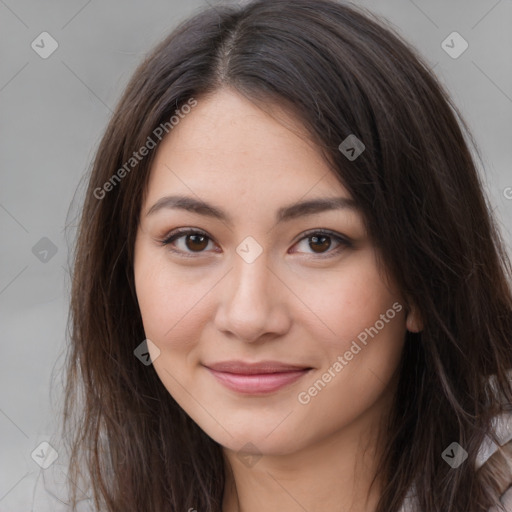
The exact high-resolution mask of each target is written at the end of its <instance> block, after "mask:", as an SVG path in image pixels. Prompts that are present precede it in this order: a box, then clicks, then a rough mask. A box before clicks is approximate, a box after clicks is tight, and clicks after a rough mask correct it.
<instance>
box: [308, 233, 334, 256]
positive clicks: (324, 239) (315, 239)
mask: <svg viewBox="0 0 512 512" xmlns="http://www.w3.org/2000/svg"><path fill="white" fill-rule="evenodd" d="M310 238H311V241H310V242H309V247H311V249H313V251H315V252H320V253H321V252H324V251H322V250H320V251H317V250H316V249H318V248H320V249H325V250H327V249H329V247H330V246H331V242H330V239H329V237H328V236H325V235H321V236H311V237H310ZM320 240H321V242H320V243H321V245H313V244H317V243H319V241H320Z"/></svg>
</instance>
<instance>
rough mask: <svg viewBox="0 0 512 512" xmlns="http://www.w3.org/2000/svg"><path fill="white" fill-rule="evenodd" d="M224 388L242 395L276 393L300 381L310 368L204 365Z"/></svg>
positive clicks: (268, 364) (232, 363)
mask: <svg viewBox="0 0 512 512" xmlns="http://www.w3.org/2000/svg"><path fill="white" fill-rule="evenodd" d="M205 367H206V368H207V369H208V370H209V372H210V373H211V374H212V375H213V376H214V377H215V378H216V379H217V380H218V381H219V382H220V383H221V384H223V385H224V386H226V387H227V388H228V389H231V390H232V391H237V392H238V393H244V394H263V393H271V392H273V391H277V390H279V389H281V388H283V387H285V386H287V385H289V384H292V383H293V382H295V381H296V380H298V379H300V378H301V377H303V376H304V375H306V374H307V373H309V371H310V370H312V368H311V367H306V366H300V365H291V364H287V363H281V362H279V361H260V362H255V363H246V362H243V361H224V362H221V363H214V364H209V365H205Z"/></svg>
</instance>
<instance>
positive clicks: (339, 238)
mask: <svg viewBox="0 0 512 512" xmlns="http://www.w3.org/2000/svg"><path fill="white" fill-rule="evenodd" d="M186 235H201V236H205V237H206V238H208V240H210V241H211V242H213V243H215V241H214V239H213V237H211V236H210V235H209V234H208V233H207V232H206V231H204V230H202V229H199V228H176V229H174V230H173V231H171V232H170V233H169V234H167V235H166V236H165V237H164V238H163V239H160V240H158V241H159V243H160V244H161V245H163V246H167V245H169V250H170V251H171V252H173V253H176V254H179V255H181V256H184V257H192V258H195V257H199V256H201V255H202V254H204V253H206V251H199V252H196V253H194V252H184V251H179V250H176V249H173V248H171V247H170V244H171V243H172V242H174V241H175V240H177V239H179V238H181V237H184V236H186ZM313 235H324V236H328V237H330V238H333V239H334V240H335V241H336V242H338V244H339V246H338V247H337V248H335V249H333V250H328V251H327V252H325V253H305V254H308V257H310V258H313V259H318V258H323V259H326V258H329V257H331V256H334V255H336V254H338V252H339V251H340V250H341V249H343V247H345V248H350V247H353V242H352V240H351V239H350V238H349V237H347V236H345V235H342V234H341V233H337V232H335V231H331V230H329V229H324V228H313V229H309V230H307V231H305V232H303V233H301V234H300V235H299V236H298V238H297V239H296V241H294V242H293V245H292V247H293V246H295V245H297V244H298V243H299V242H302V241H303V240H304V239H307V238H309V237H311V236H313Z"/></svg>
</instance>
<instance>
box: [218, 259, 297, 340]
mask: <svg viewBox="0 0 512 512" xmlns="http://www.w3.org/2000/svg"><path fill="white" fill-rule="evenodd" d="M223 281H224V282H223V283H222V286H223V288H222V293H221V294H220V296H221V299H220V303H219V305H218V307H217V312H216V315H215V325H216V327H217V329H219V330H220V331H222V332H223V333H224V334H227V335H229V336H231V337H234V338H237V339H239V340H241V341H245V342H255V341H257V340H259V339H261V338H262V337H265V339H267V338H268V337H278V336H282V335H283V334H285V333H286V332H287V331H288V329H289V328H290V325H291V318H290V314H289V311H288V307H287V304H286V297H287V296H289V295H290V291H288V290H287V288H286V286H285V285H284V284H283V282H282V281H281V280H280V279H279V277H278V276H277V275H276V273H275V272H274V271H272V270H271V269H270V268H269V267H268V265H267V260H266V258H265V257H264V254H262V255H261V256H260V257H259V258H257V259H256V260H255V261H254V262H252V263H247V262H246V261H244V260H243V259H242V258H240V257H238V256H236V257H235V263H234V268H233V269H232V270H231V272H229V273H228V275H227V276H226V277H225V279H224V280H223Z"/></svg>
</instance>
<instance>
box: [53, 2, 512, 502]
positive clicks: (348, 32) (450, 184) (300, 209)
mask: <svg viewBox="0 0 512 512" xmlns="http://www.w3.org/2000/svg"><path fill="white" fill-rule="evenodd" d="M460 126H462V127H464V123H463V121H462V120H461V119H460V117H459V116H458V114H457V110H456V109H455V107H454V106H453V105H452V104H451V102H450V100H449V98H448V97H447V95H446V93H445V92H444V91H443V89H442V87H441V86H440V85H439V83H438V82H437V81H436V79H435V78H434V77H433V75H432V73H431V72H430V71H429V70H428V68H427V67H426V65H425V64H424V63H423V62H422V60H421V59H420V58H419V57H418V56H417V55H416V54H415V53H414V52H413V51H412V50H411V49H410V48H408V47H407V46H406V44H405V43H404V42H403V41H401V40H400V38H399V37H398V36H397V35H396V34H394V33H393V32H392V31H390V30H389V29H388V28H385V27H383V26H381V25H380V24H379V23H378V22H377V21H375V20H373V19H370V18H369V17H368V16H366V15H363V14H362V13H360V12H358V11H357V10H356V9H355V8H353V7H347V6H344V5H340V4H338V3H335V2H331V1H328V0H297V1H295V0H294V1H287V0H276V1H265V0H264V1H257V2H253V3H250V4H248V5H246V6H244V7H217V8H212V9H209V10H206V11H204V12H203V13H201V14H199V15H197V16H195V17H194V18H192V19H190V20H189V21H187V22H186V23H184V24H183V25H181V26H180V27H179V28H178V29H177V30H175V31H174V32H173V33H172V34H171V35H170V36H169V37H168V38H166V39H165V40H164V41H163V42H162V43H161V44H160V45H158V47H157V48H156V49H155V50H154V51H153V52H152V53H151V55H149V56H148V58H147V59H146V60H145V62H144V63H143V64H142V65H141V66H140V67H139V68H138V69H137V71H136V73H135V74H134V76H133V78H132V80H131V82H130V84H129V85H128V87H127V89H126V92H125V94H124V95H123V97H122V99H121V100H120V102H119V105H118V107H117V109H116V111H115V113H114V116H113V118H112V120H111V122H110V124H109V126H108V128H107V131H106V133H105V135H104V137H103V140H102V142H101V144H100V147H99V150H98V153H97V156H96V159H95V162H94V166H93V169H92V173H91V175H90V179H89V189H88V193H87V195H86V198H85V204H84V208H83V214H82V220H81V224H80V229H79V236H78V241H77V246H76V254H75V266H74V281H73V292H72V310H71V313H72V316H71V322H72V323H71V345H70V352H69V360H68V362H69V366H68V381H67V388H66V402H65V411H64V413H65V416H64V424H63V426H64V431H65V433H66V435H68V441H69V448H70V456H71V461H70V471H69V474H68V476H69V482H70V484H71V488H72V489H73V490H74V491H76V492H77V493H78V490H77V489H82V490H83V489H84V488H85V487H86V486H87V483H88V482H89V483H90V496H91V497H92V498H93V499H94V502H95V505H96V507H98V508H99V507H100V506H101V507H102V508H101V509H102V510H108V511H118V510H122V511H132V510H133V511H141V510H148V511H152V512H156V511H164V510H165V511H169V510H173V511H187V510H188V511H189V512H191V511H193V510H196V511H198V512H199V511H211V512H213V511H219V512H220V511H223V512H235V511H244V512H253V511H256V510H281V511H283V512H288V511H296V510H297V511H298V510H308V511H313V510H351V511H353V512H356V511H378V512H384V511H385V512H392V511H396V512H398V511H401V512H404V511H414V512H420V511H421V512H434V511H450V512H459V511H460V512H462V511H463V512H477V511H488V510H498V509H497V507H498V506H499V505H500V501H499V500H500V498H501V499H502V504H505V503H506V500H509V504H508V505H506V506H507V507H508V510H512V507H511V505H510V498H511V492H510V490H509V494H508V495H507V494H505V491H506V490H507V489H509V488H510V486H511V485H512V476H511V471H510V466H509V465H508V464H509V463H507V460H510V457H509V455H507V453H510V446H511V445H510V443H508V441H510V433H509V431H508V430H507V425H508V423H507V421H508V418H509V415H510V409H511V402H512V391H511V387H510V375H509V374H508V372H509V371H510V369H511V368H512V350H511V342H510V337H509V336H510V332H511V331H512V297H511V289H510V264H509V262H508V259H507V256H506V253H505V250H504V248H503V245H502V242H501V241H500V237H499V234H498V232H497V230H496V228H495V224H494V221H493V219H492V217H491V215H490V213H489V208H488V205H487V202H486V199H485V197H484V195H483V192H482V187H481V184H480V180H479V178H478V175H477V172H476V169H475V164H474V162H473V161H472V158H471V155H470V152H469V149H468V147H467V144H466V142H465V139H464V136H463V132H462V130H461V127H460ZM78 398H80V399H81V401H79V400H78ZM81 465H82V466H83V467H82V468H81V467H80V466H81ZM75 498H76V497H75ZM492 507H495V508H492Z"/></svg>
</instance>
